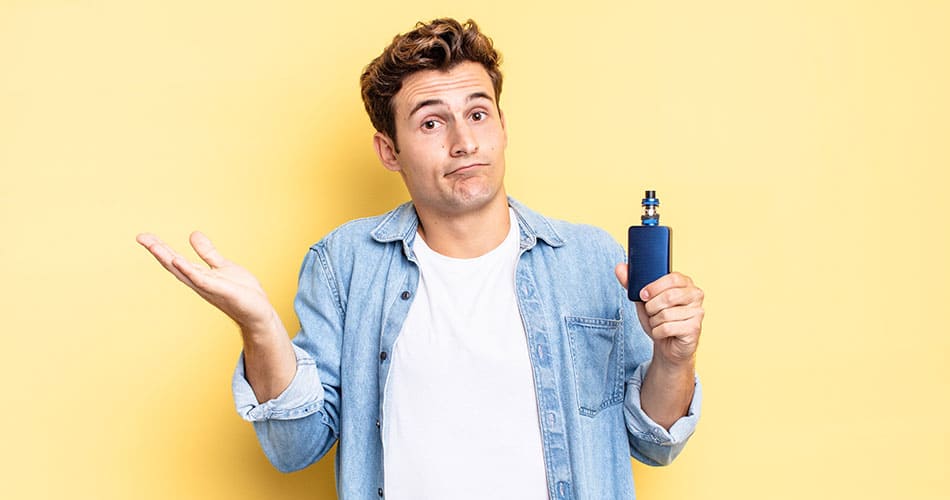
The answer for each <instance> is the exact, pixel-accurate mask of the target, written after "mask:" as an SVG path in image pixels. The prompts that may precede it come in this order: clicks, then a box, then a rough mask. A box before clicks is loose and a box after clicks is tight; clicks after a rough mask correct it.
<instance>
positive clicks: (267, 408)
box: [231, 345, 324, 422]
mask: <svg viewBox="0 0 950 500" xmlns="http://www.w3.org/2000/svg"><path fill="white" fill-rule="evenodd" d="M293 347H294V353H295V354H296V356H297V373H296V375H294V378H293V380H291V382H290V385H289V386H287V388H286V389H284V392H282V393H280V395H278V396H277V397H276V398H274V399H271V400H269V401H265V402H263V403H260V402H258V401H257V397H256V396H255V395H254V390H253V389H252V388H251V384H250V383H249V382H248V381H247V378H246V377H245V371H244V353H243V352H242V353H241V356H240V357H239V359H238V363H237V367H236V368H235V370H234V377H233V379H232V380H231V391H232V392H233V393H234V404H235V407H236V409H237V412H238V415H240V416H241V418H243V419H244V420H247V421H248V422H261V421H264V420H294V419H298V418H303V417H306V416H307V415H311V414H313V413H315V412H317V411H318V410H320V408H321V407H322V405H323V399H324V389H323V385H322V384H321V383H320V377H319V375H318V374H317V368H316V363H315V362H314V360H313V358H312V357H311V356H310V355H309V354H307V352H306V351H304V350H303V349H302V348H300V347H299V346H297V345H294V346H293Z"/></svg>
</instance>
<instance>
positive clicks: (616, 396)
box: [564, 316, 623, 417]
mask: <svg viewBox="0 0 950 500" xmlns="http://www.w3.org/2000/svg"><path fill="white" fill-rule="evenodd" d="M564 321H565V323H566V325H567V334H568V338H569V340H570V343H571V362H572V363H573V365H574V385H575V391H576V393H577V401H578V405H579V410H580V413H581V415H586V416H588V417H593V416H595V415H597V413H598V412H600V411H601V410H603V409H605V408H607V407H610V406H613V405H615V404H618V403H620V402H622V401H623V321H622V320H619V319H600V318H584V317H579V316H567V317H565V318H564Z"/></svg>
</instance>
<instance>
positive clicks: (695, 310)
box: [650, 304, 703, 328]
mask: <svg viewBox="0 0 950 500" xmlns="http://www.w3.org/2000/svg"><path fill="white" fill-rule="evenodd" d="M702 311H703V309H702V307H699V306H696V305H693V304H690V305H686V306H676V307H670V308H667V309H663V310H662V311H660V312H658V313H656V314H655V315H653V316H650V327H651V328H656V327H658V326H660V325H662V324H664V323H671V322H673V321H685V320H688V319H690V318H692V317H695V316H698V315H701V314H702Z"/></svg>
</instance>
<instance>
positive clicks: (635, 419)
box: [624, 361, 703, 465]
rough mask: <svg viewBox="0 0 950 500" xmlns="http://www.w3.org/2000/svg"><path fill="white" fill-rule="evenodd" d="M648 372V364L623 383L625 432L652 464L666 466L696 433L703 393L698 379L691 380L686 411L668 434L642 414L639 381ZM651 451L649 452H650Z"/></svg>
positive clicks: (641, 366) (640, 384)
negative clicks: (690, 393)
mask: <svg viewBox="0 0 950 500" xmlns="http://www.w3.org/2000/svg"><path fill="white" fill-rule="evenodd" d="M649 368H650V361H646V362H644V363H642V364H640V366H638V367H637V369H636V370H635V371H634V372H633V377H632V378H631V379H630V380H628V381H627V394H626V396H625V401H624V412H625V414H626V417H627V418H626V420H627V429H628V430H629V431H630V433H631V435H632V436H633V437H634V438H635V439H636V440H637V441H639V443H641V445H644V446H641V448H646V449H643V450H642V451H644V452H647V453H646V454H647V455H648V456H650V458H652V459H654V460H656V461H657V462H658V463H659V464H664V465H665V464H667V463H669V462H671V461H672V459H673V458H675V456H676V455H677V454H679V452H680V451H681V450H682V448H683V446H684V445H685V444H686V441H687V440H688V439H689V437H690V436H692V435H693V432H694V431H695V430H696V424H697V423H698V422H699V414H700V410H701V408H702V400H703V392H702V385H700V383H699V377H698V376H697V377H696V379H695V385H694V386H693V399H692V401H691V402H690V404H689V410H687V412H686V415H685V416H683V417H680V418H679V419H678V420H677V421H676V422H674V423H673V425H672V426H671V427H670V429H669V430H666V429H665V428H664V427H663V426H661V425H660V424H658V423H656V422H654V421H653V419H652V418H650V417H649V416H648V415H647V414H646V413H645V412H644V411H643V407H642V406H641V404H640V388H641V387H642V386H643V378H644V376H645V375H646V372H647V370H648V369H649ZM649 450H652V451H653V452H650V451H649Z"/></svg>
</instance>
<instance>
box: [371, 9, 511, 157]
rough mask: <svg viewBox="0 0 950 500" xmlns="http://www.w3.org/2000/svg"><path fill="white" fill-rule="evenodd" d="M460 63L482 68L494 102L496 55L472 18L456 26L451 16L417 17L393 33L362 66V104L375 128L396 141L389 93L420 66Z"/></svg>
mask: <svg viewBox="0 0 950 500" xmlns="http://www.w3.org/2000/svg"><path fill="white" fill-rule="evenodd" d="M464 61H474V62H477V63H480V64H481V65H482V66H484V67H485V71H487V72H488V76H489V78H491V81H492V86H493V87H494V89H495V105H496V106H497V105H498V99H499V98H500V97H501V70H500V69H499V68H498V66H499V65H500V64H501V55H500V54H499V53H498V52H497V51H496V50H495V48H494V46H493V45H492V40H491V38H488V37H487V36H485V35H484V34H483V33H482V32H480V31H479V30H478V25H476V24H475V21H472V20H471V19H469V20H468V21H466V22H465V24H461V23H459V22H458V21H456V20H455V19H449V18H443V19H435V20H433V21H431V22H429V23H428V24H425V23H422V22H421V21H420V22H418V23H416V27H415V29H413V30H412V31H410V32H408V33H406V34H403V35H396V36H395V37H394V38H393V41H392V43H391V44H389V46H388V47H386V49H385V50H384V51H383V53H382V54H380V55H379V57H377V58H376V59H373V61H372V62H371V63H369V64H368V65H367V66H366V69H364V70H363V75H362V76H360V89H361V90H362V94H363V105H365V106H366V112H367V113H368V114H369V119H370V121H372V122H373V127H375V128H376V130H377V131H379V132H383V133H385V134H386V135H388V136H389V137H390V138H391V139H392V140H393V142H395V141H396V110H395V109H394V107H393V96H395V95H396V93H398V92H399V89H400V88H402V82H403V80H405V79H406V77H408V76H409V75H411V74H413V73H415V72H417V71H422V70H427V69H437V70H441V71H449V70H451V69H452V68H453V67H455V66H456V65H458V64H459V63H461V62H464Z"/></svg>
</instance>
